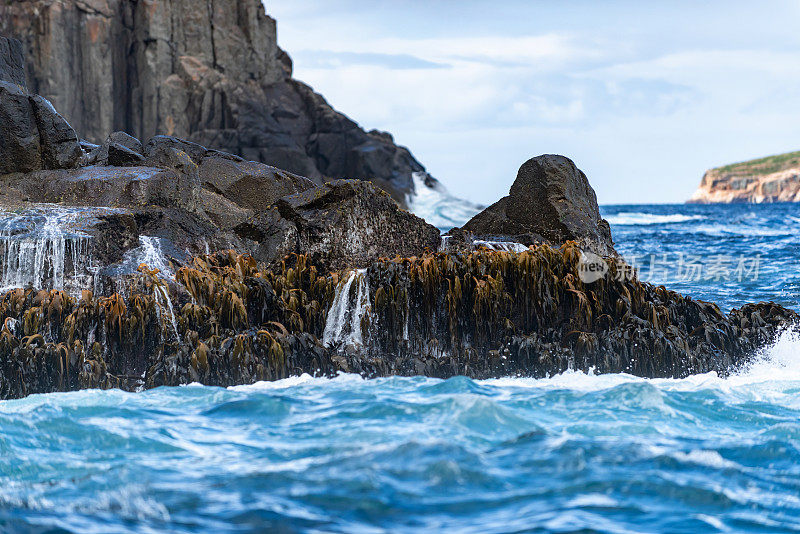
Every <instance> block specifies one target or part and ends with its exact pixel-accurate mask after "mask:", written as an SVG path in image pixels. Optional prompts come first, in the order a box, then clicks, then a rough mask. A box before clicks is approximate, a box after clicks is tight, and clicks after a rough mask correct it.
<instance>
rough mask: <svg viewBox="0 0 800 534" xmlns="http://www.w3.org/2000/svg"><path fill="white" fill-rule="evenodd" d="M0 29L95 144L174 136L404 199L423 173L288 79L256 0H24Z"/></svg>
mask: <svg viewBox="0 0 800 534" xmlns="http://www.w3.org/2000/svg"><path fill="white" fill-rule="evenodd" d="M0 33H2V34H5V35H10V36H13V37H17V38H19V39H20V40H22V42H23V43H24V46H25V49H26V54H27V58H28V76H29V81H30V85H31V88H32V90H33V91H35V92H37V93H39V94H42V95H44V96H45V97H47V98H48V99H50V100H51V101H52V102H53V103H54V105H55V106H56V108H57V109H59V110H60V112H61V113H63V114H64V116H65V117H66V118H67V119H68V120H69V121H70V122H71V123H72V124H73V125H74V126H75V128H76V130H77V131H78V132H79V133H80V134H81V135H82V136H83V137H85V138H86V139H88V140H90V141H92V142H95V143H100V142H101V141H103V140H104V139H105V138H106V136H107V135H108V133H109V132H112V131H116V130H121V131H126V132H128V133H131V134H133V135H134V136H135V137H138V138H139V139H148V138H150V137H151V136H153V135H156V134H166V135H174V136H177V137H182V138H185V139H189V140H192V141H195V142H198V143H200V144H202V145H205V146H208V147H212V148H218V149H222V150H225V151H227V152H231V153H234V154H238V155H241V156H243V157H244V158H245V159H248V160H255V161H261V162H264V163H267V164H269V165H272V166H275V167H278V168H281V169H286V170H287V171H290V172H293V173H296V174H300V175H303V176H307V177H309V178H311V179H313V180H315V181H316V182H318V183H321V182H322V180H323V179H325V178H356V179H368V180H372V181H374V182H375V183H376V184H377V185H379V186H380V187H382V188H384V189H386V190H387V191H389V192H390V193H391V194H392V195H393V197H394V198H395V199H396V200H399V201H401V202H402V201H404V200H405V196H406V195H407V194H408V193H411V192H412V191H413V182H412V179H411V174H412V173H413V172H423V171H424V170H425V169H424V168H423V166H422V165H421V164H420V163H419V162H418V161H417V160H416V159H414V157H413V156H412V155H411V153H410V152H409V151H408V150H407V149H405V148H403V147H399V146H397V145H395V144H394V142H393V139H392V137H391V136H390V135H389V134H385V133H382V132H376V131H372V132H366V131H364V130H363V129H361V128H360V127H359V126H358V125H357V124H356V123H355V122H353V121H351V120H350V119H348V118H347V117H346V116H344V115H342V114H341V113H338V112H337V111H335V110H334V109H333V108H331V107H330V106H329V105H328V104H327V102H326V101H325V100H324V98H323V97H322V96H320V95H319V94H317V93H315V92H314V91H313V90H312V89H311V88H310V87H308V86H307V85H305V84H303V83H301V82H298V81H296V80H294V79H292V77H291V60H290V59H289V57H288V56H287V55H286V54H285V53H284V52H283V51H282V50H281V49H280V48H278V45H277V38H276V27H275V21H274V20H273V19H272V18H270V17H268V16H267V15H266V13H265V11H264V6H263V5H262V3H261V1H260V0H206V1H202V2H197V1H194V0H159V1H155V0H142V1H134V0H77V1H73V0H17V1H14V2H2V3H0ZM0 68H2V67H0Z"/></svg>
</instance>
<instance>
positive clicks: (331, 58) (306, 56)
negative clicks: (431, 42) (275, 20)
mask: <svg viewBox="0 0 800 534" xmlns="http://www.w3.org/2000/svg"><path fill="white" fill-rule="evenodd" d="M294 59H295V61H299V62H301V63H302V64H303V65H304V67H305V68H309V69H339V68H342V67H346V66H351V65H373V66H376V67H383V68H387V69H445V68H448V67H449V65H447V64H444V63H437V62H434V61H428V60H425V59H422V58H419V57H416V56H412V55H410V54H383V53H375V52H334V51H331V50H299V51H298V52H296V53H295V54H294Z"/></svg>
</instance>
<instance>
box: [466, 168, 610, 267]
mask: <svg viewBox="0 0 800 534" xmlns="http://www.w3.org/2000/svg"><path fill="white" fill-rule="evenodd" d="M462 229H463V230H464V231H466V232H469V233H472V234H474V235H476V236H481V237H496V236H503V237H504V238H507V239H510V240H512V241H516V242H520V243H522V244H524V245H532V244H536V243H550V244H553V245H556V246H559V245H561V244H562V243H565V242H567V241H577V242H578V243H580V245H581V247H583V248H584V249H586V250H589V251H592V252H594V253H596V254H600V255H601V256H606V255H611V254H615V251H614V243H613V241H612V239H611V229H610V227H609V225H608V222H607V221H606V220H605V219H603V218H602V217H601V216H600V209H599V208H598V206H597V195H595V192H594V189H592V186H590V185H589V181H588V180H587V179H586V175H585V174H584V173H583V172H582V171H581V170H580V169H578V168H577V167H576V166H575V163H574V162H573V161H572V160H571V159H569V158H566V157H564V156H557V155H542V156H537V157H535V158H532V159H530V160H528V161H526V162H525V163H523V164H522V166H521V167H520V168H519V172H518V173H517V178H516V180H514V183H513V184H512V186H511V190H510V192H509V195H508V196H506V197H503V198H502V199H500V200H499V201H497V202H495V203H494V204H492V205H491V206H489V207H488V208H486V209H485V210H484V211H482V212H481V213H479V214H478V215H476V216H475V217H473V218H472V219H471V220H470V221H469V222H467V224H465V225H464V226H463V228H462Z"/></svg>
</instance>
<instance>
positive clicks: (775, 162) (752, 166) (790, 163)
mask: <svg viewBox="0 0 800 534" xmlns="http://www.w3.org/2000/svg"><path fill="white" fill-rule="evenodd" d="M688 202H689V203H690V204H709V203H717V202H719V203H732V202H755V203H761V202H800V152H790V153H787V154H780V155H777V156H769V157H766V158H761V159H757V160H752V161H745V162H742V163H734V164H732V165H726V166H724V167H718V168H715V169H710V170H708V171H706V173H705V174H704V175H703V179H702V180H701V182H700V187H699V188H698V189H697V191H695V193H694V194H693V195H692V198H690V199H689V201H688Z"/></svg>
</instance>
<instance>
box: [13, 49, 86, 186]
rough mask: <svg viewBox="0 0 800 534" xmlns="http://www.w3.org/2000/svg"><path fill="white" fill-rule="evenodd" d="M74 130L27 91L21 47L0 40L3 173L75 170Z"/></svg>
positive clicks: (77, 157)
mask: <svg viewBox="0 0 800 534" xmlns="http://www.w3.org/2000/svg"><path fill="white" fill-rule="evenodd" d="M82 158H83V150H82V149H81V147H80V143H79V142H78V136H77V134H76V133H75V130H73V129H72V127H71V126H70V125H69V124H68V123H67V121H65V120H64V118H63V117H62V116H61V115H59V114H58V112H56V110H55V109H54V108H53V106H52V105H51V104H50V102H49V101H47V100H46V99H45V98H43V97H41V96H39V95H29V94H28V92H27V90H26V88H25V70H24V67H23V65H22V58H21V44H20V43H19V42H17V41H14V40H13V39H6V38H0V174H7V173H12V172H31V171H36V170H39V169H65V168H72V167H76V166H77V165H78V164H80V162H81V160H82Z"/></svg>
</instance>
